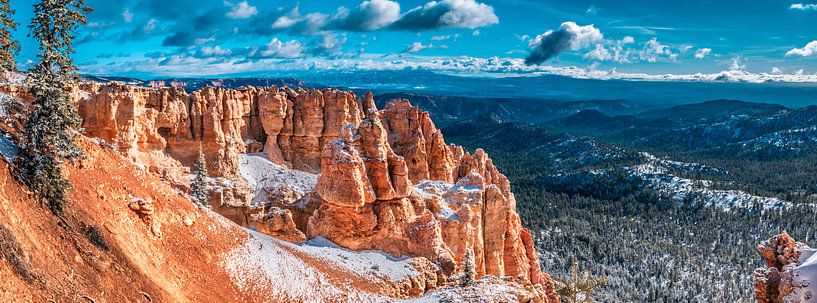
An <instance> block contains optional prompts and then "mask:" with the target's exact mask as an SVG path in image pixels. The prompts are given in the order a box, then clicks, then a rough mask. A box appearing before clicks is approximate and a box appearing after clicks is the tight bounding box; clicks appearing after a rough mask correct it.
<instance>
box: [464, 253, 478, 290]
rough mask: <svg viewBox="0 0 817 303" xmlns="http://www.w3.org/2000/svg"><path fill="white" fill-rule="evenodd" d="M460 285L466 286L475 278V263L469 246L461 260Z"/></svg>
mask: <svg viewBox="0 0 817 303" xmlns="http://www.w3.org/2000/svg"><path fill="white" fill-rule="evenodd" d="M462 267H463V268H462V286H468V285H470V284H471V283H474V281H475V280H476V279H477V271H476V265H475V264H474V252H473V251H472V250H471V249H470V248H469V249H467V250H465V258H464V259H463V260H462Z"/></svg>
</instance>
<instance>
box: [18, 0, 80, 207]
mask: <svg viewBox="0 0 817 303" xmlns="http://www.w3.org/2000/svg"><path fill="white" fill-rule="evenodd" d="M89 12H91V9H90V8H89V7H87V6H85V4H84V1H83V0H42V1H41V2H40V3H38V4H36V5H34V18H33V19H32V20H31V25H29V29H30V30H31V33H30V35H31V36H33V37H34V38H36V39H37V40H38V41H39V42H40V50H39V53H38V54H37V58H38V59H39V60H38V61H37V63H36V64H35V65H34V67H32V68H31V69H30V70H29V71H28V74H27V77H26V86H27V88H28V90H29V93H30V94H31V95H32V97H33V99H34V102H33V104H32V105H33V107H32V111H31V115H30V116H29V119H28V122H26V125H25V133H24V134H23V138H22V140H21V142H20V156H19V158H18V160H17V166H18V177H19V179H20V180H21V181H23V182H24V183H25V184H26V185H28V187H29V188H30V189H31V190H32V191H33V192H34V193H35V194H36V195H37V196H38V197H39V199H40V200H41V201H42V202H44V203H47V204H48V205H49V207H50V208H51V211H52V212H54V213H55V214H57V215H62V214H63V209H64V207H65V205H66V204H67V203H68V198H67V197H66V190H67V189H68V188H70V187H71V183H70V182H69V181H68V180H67V179H65V177H64V176H63V175H62V169H61V168H60V165H61V164H62V163H63V161H64V160H69V161H71V160H74V159H78V158H81V157H84V153H83V151H82V149H80V147H79V146H77V145H76V144H74V139H75V137H76V136H77V133H78V131H79V130H80V127H81V126H82V119H81V118H80V116H79V114H78V113H77V109H76V107H75V106H74V104H72V102H71V97H70V95H69V92H68V91H67V89H69V87H70V85H71V84H72V83H76V81H77V80H78V77H77V68H76V67H75V66H74V61H73V59H71V55H72V54H73V53H74V48H73V47H72V45H73V40H74V38H75V36H76V34H75V32H76V30H77V29H78V28H79V26H80V25H82V24H85V23H86V18H85V15H86V14H88V13H89Z"/></svg>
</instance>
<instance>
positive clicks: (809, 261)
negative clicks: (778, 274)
mask: <svg viewBox="0 0 817 303" xmlns="http://www.w3.org/2000/svg"><path fill="white" fill-rule="evenodd" d="M815 252H817V249H815V248H810V247H805V248H802V249H801V250H800V258H799V259H798V260H797V264H793V265H790V266H791V274H792V281H791V284H792V286H793V290H792V293H791V294H789V295H787V296H786V297H785V298H783V300H784V302H787V303H814V302H817V253H815ZM785 269H787V268H784V270H785Z"/></svg>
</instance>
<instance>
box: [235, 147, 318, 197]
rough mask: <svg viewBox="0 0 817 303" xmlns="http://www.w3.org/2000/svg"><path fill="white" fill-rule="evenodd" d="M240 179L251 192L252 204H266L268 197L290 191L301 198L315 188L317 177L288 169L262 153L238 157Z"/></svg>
mask: <svg viewBox="0 0 817 303" xmlns="http://www.w3.org/2000/svg"><path fill="white" fill-rule="evenodd" d="M238 161H239V165H240V172H241V177H243V178H244V180H247V183H248V184H249V186H250V188H251V189H252V190H253V196H252V197H253V198H252V199H253V202H262V203H263V202H267V201H268V197H270V196H273V195H277V194H279V193H280V192H281V191H282V190H290V191H292V192H294V193H295V194H296V195H297V196H299V197H302V196H304V195H306V194H307V193H309V192H310V191H312V189H313V188H315V183H317V182H318V176H317V175H315V174H310V173H307V172H303V171H300V170H295V169H289V168H286V167H284V166H281V165H278V164H275V163H273V162H272V161H270V160H269V159H268V158H267V156H266V155H264V154H263V153H254V154H241V155H239V156H238Z"/></svg>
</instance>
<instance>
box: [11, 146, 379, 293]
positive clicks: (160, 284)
mask: <svg viewBox="0 0 817 303" xmlns="http://www.w3.org/2000/svg"><path fill="white" fill-rule="evenodd" d="M80 145H81V146H82V147H83V148H84V149H85V150H86V151H87V154H88V158H87V159H85V160H83V161H79V162H78V163H76V164H74V165H68V166H67V172H66V175H67V176H68V177H69V179H71V181H72V182H73V184H74V188H73V189H72V190H71V192H70V197H71V201H73V204H72V205H71V206H70V207H68V209H67V210H66V216H65V219H64V220H61V219H59V218H58V217H56V216H54V215H52V214H51V213H50V212H49V211H48V208H47V207H45V206H44V205H40V204H39V203H38V202H37V201H36V200H35V199H33V198H32V196H31V195H30V194H29V193H28V192H26V191H25V189H24V188H22V187H21V186H19V184H17V182H15V181H14V179H13V177H12V175H11V171H10V169H11V168H10V166H9V164H8V163H6V162H5V161H4V160H0V302H51V301H54V302H276V301H286V302H302V301H310V300H309V298H320V301H323V302H331V301H345V300H346V298H345V296H347V295H349V294H352V295H354V296H355V297H356V298H359V299H361V298H362V299H364V300H366V301H381V302H382V301H393V300H394V299H392V297H390V296H388V295H395V294H394V289H395V287H389V285H387V284H388V283H389V282H390V281H389V280H385V278H378V277H366V278H361V276H360V275H357V276H356V275H355V274H354V273H351V272H350V271H348V270H344V269H343V268H342V267H341V268H338V266H337V265H336V264H332V263H331V262H328V261H321V259H320V258H316V257H315V256H308V255H306V254H305V253H304V252H301V251H298V250H296V249H293V247H291V245H290V244H287V243H285V242H282V241H277V240H274V239H271V238H268V237H266V236H263V235H260V234H254V235H250V234H249V233H248V232H247V231H246V230H245V229H243V228H241V227H239V226H237V225H235V224H233V223H231V222H229V221H228V220H226V219H224V218H222V217H221V216H219V215H217V214H215V213H213V212H212V211H210V210H207V209H203V208H199V207H197V206H196V205H194V204H193V203H191V202H190V201H189V200H187V199H186V198H184V197H183V196H181V195H179V194H178V193H176V192H175V191H174V190H173V189H172V188H171V187H169V186H168V185H166V184H164V183H162V181H161V180H159V179H158V178H156V177H155V176H153V175H151V174H150V173H148V172H146V171H145V170H143V169H142V168H140V167H139V166H138V165H136V164H134V163H133V162H131V161H130V160H127V159H125V158H123V157H122V156H120V155H118V154H117V153H115V152H114V151H111V150H107V149H106V148H104V147H101V146H99V145H97V144H96V143H94V142H93V141H91V140H88V139H82V140H80ZM135 201H147V202H149V203H148V204H151V203H152V206H153V209H154V211H153V213H152V214H150V215H144V214H141V213H139V212H137V211H134V210H132V209H131V207H129V204H133V205H135ZM143 209H145V208H144V207H143ZM144 213H147V211H146V212H144ZM259 238H260V239H259ZM259 241H260V242H263V243H264V247H263V249H265V250H270V251H273V252H274V253H275V254H276V256H278V257H281V258H285V259H286V260H289V261H288V262H289V263H288V264H277V263H275V262H276V261H277V260H280V259H279V258H278V257H276V258H275V259H269V255H268V254H267V255H265V254H259V253H253V252H251V251H250V252H248V253H244V254H243V255H241V256H240V257H241V258H243V259H241V260H238V261H236V262H228V260H227V259H225V258H229V257H231V256H236V252H241V251H246V250H247V249H248V247H249V248H252V247H255V246H253V245H256V246H258V244H257V243H258V242H259ZM258 249H261V247H259V248H258ZM347 253H355V252H347ZM265 258H267V259H265ZM233 261H235V260H233ZM267 263H273V264H271V265H265V264H267ZM236 264H238V265H236ZM291 264H298V265H299V267H298V269H299V270H300V271H301V273H304V272H307V273H312V278H314V277H317V278H316V280H314V281H318V282H320V283H321V285H320V286H316V287H314V292H313V293H310V292H307V293H303V292H302V293H293V292H292V291H293V289H292V288H291V286H292V285H290V284H282V283H281V281H284V279H286V280H287V281H298V280H299V276H297V275H296V274H297V273H298V272H296V271H293V270H288V269H289V268H287V267H285V266H291ZM231 266H232V267H231ZM237 266H238V267H241V266H243V268H240V269H241V270H243V271H248V270H249V271H253V272H261V275H263V277H257V276H256V277H242V276H241V274H242V272H241V271H237V270H235V268H236V267H237ZM247 266H250V267H249V268H248V267H247ZM258 267H263V268H262V269H264V270H266V271H264V270H260V271H259V270H257V268H258ZM269 268H272V270H270V269H269ZM230 269H232V271H230ZM276 274H277V275H279V276H276ZM304 280H305V282H310V281H312V280H309V278H307V279H304ZM314 281H313V282H314ZM247 283H266V284H268V285H251V286H252V287H247ZM287 285H289V286H290V287H287ZM300 286H303V285H300ZM300 290H303V289H300ZM373 292H381V293H382V294H380V295H376V294H373Z"/></svg>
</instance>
